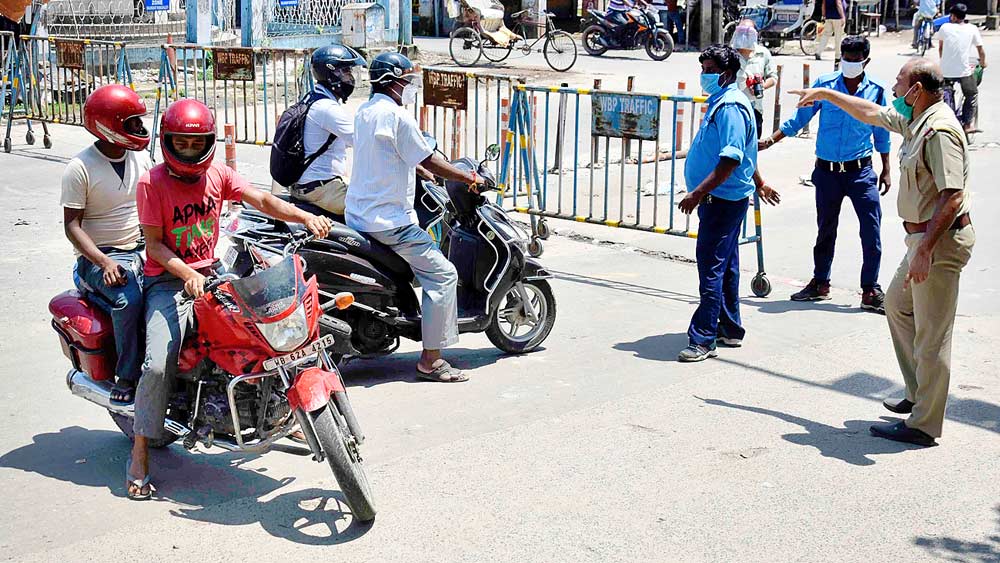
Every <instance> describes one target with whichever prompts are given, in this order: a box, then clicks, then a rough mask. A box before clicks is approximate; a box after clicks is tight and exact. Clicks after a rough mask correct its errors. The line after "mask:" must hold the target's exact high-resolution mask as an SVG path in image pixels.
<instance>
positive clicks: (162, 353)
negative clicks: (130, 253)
mask: <svg viewBox="0 0 1000 563" xmlns="http://www.w3.org/2000/svg"><path fill="white" fill-rule="evenodd" d="M183 290H184V282H183V281H182V280H181V279H180V278H177V277H175V276H174V275H173V274H170V273H163V274H160V275H159V276H153V277H150V278H148V279H147V280H146V358H145V360H144V361H143V364H142V378H141V379H140V380H139V388H138V389H137V390H136V394H135V423H134V425H133V429H134V430H135V433H136V434H137V435H139V436H145V437H147V438H159V437H160V436H161V435H162V433H163V419H164V418H165V417H166V415H167V401H168V399H169V398H170V391H171V390H172V389H173V384H174V376H175V375H176V374H177V356H178V354H179V353H180V349H181V344H182V343H183V342H184V335H185V334H186V333H187V331H188V330H189V329H190V328H191V325H192V324H193V321H194V307H193V305H194V301H193V300H191V299H186V298H184V297H183V293H182V292H183Z"/></svg>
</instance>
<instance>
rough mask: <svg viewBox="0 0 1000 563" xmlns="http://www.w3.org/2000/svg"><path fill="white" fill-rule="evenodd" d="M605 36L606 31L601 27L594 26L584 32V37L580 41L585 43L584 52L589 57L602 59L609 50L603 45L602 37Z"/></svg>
mask: <svg viewBox="0 0 1000 563" xmlns="http://www.w3.org/2000/svg"><path fill="white" fill-rule="evenodd" d="M603 34H604V30H603V29H601V26H599V25H592V26H590V27H588V28H587V29H585V30H583V37H582V38H581V39H580V40H581V41H583V50H584V51H586V52H587V54H588V55H591V56H594V57H600V56H601V55H603V54H604V53H607V52H608V48H607V47H605V46H604V44H603V43H601V36H602V35H603Z"/></svg>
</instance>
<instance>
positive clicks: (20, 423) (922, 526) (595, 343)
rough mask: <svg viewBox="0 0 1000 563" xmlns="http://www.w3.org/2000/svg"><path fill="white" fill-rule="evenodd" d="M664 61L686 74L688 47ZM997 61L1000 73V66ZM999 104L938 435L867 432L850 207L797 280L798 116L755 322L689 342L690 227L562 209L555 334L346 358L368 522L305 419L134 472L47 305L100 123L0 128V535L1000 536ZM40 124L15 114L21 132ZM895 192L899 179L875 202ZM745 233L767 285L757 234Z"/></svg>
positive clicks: (460, 549) (314, 550)
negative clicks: (74, 384) (448, 364)
mask: <svg viewBox="0 0 1000 563" xmlns="http://www.w3.org/2000/svg"><path fill="white" fill-rule="evenodd" d="M988 45H989V49H990V54H991V55H992V54H993V53H996V51H998V50H1000V49H997V48H996V47H997V45H998V42H997V40H996V39H995V38H992V37H991V38H989V39H988ZM893 49H894V47H893V45H891V44H889V43H888V40H887V43H886V45H880V46H879V47H878V50H877V53H878V56H877V57H875V61H874V62H873V67H874V68H873V72H878V73H879V74H880V75H883V76H886V77H887V78H888V77H891V76H892V74H893V73H894V69H895V68H897V67H898V66H899V64H901V62H902V60H903V59H902V57H898V56H897V55H896V54H895V52H894V50H893ZM685 57H686V58H685ZM636 59H638V57H636ZM796 60H800V59H796ZM578 64H579V65H580V66H579V69H580V70H581V72H583V71H586V70H587V69H588V68H590V67H589V66H584V65H590V64H593V68H592V71H593V74H595V75H596V74H599V73H604V72H613V71H614V68H613V65H614V63H607V62H604V61H594V62H592V63H591V62H589V61H588V59H584V58H581V61H580V63H578ZM630 64H634V65H635V68H637V69H639V68H642V69H647V68H648V67H649V65H652V64H653V63H649V62H648V61H647V62H646V63H645V65H644V64H643V63H641V62H638V61H637V62H635V63H630ZM661 64H663V65H668V68H671V69H674V68H676V69H677V73H678V76H681V75H683V76H684V77H685V78H687V79H688V80H690V81H691V82H689V83H694V82H693V80H692V79H693V78H696V74H697V69H696V68H694V69H693V70H692V68H691V67H692V64H693V63H692V56H691V55H683V56H681V55H678V56H677V58H673V57H672V58H671V59H670V60H669V61H668V62H667V63H661ZM826 64H829V62H827V63H826ZM656 68H659V67H656ZM588 72H589V71H588ZM643 72H645V73H647V74H649V75H650V76H654V75H655V76H657V77H659V75H658V74H656V72H655V70H644V71H643ZM588 78H589V75H588ZM661 78H662V77H661ZM559 79H560V78H559V77H557V78H556V80H559ZM651 79H652V78H651ZM662 79H663V80H664V81H665V83H666V84H668V85H669V83H670V82H671V81H676V78H675V77H674V76H670V77H669V78H662ZM664 88H665V87H664ZM986 88H987V92H990V91H996V88H997V84H996V81H995V80H994V79H993V78H992V75H991V74H990V73H987V86H986ZM986 96H987V97H988V96H989V94H988V93H987V94H986ZM981 119H982V121H983V123H984V125H985V127H984V128H985V129H986V130H987V132H986V133H985V134H983V135H982V136H981V137H983V138H981V139H980V140H979V141H978V143H979V146H977V151H976V152H975V153H974V161H973V175H974V178H973V184H974V186H973V191H974V192H975V203H974V206H975V207H974V211H973V217H974V222H975V224H976V227H977V231H978V233H979V243H978V246H977V247H976V249H975V253H974V258H973V262H972V263H971V264H970V266H969V267H968V268H967V269H966V271H965V275H964V277H963V300H962V303H961V306H960V312H959V318H958V320H957V324H956V331H955V343H954V346H955V350H954V365H955V369H954V376H953V381H952V386H951V391H952V400H951V406H950V409H949V411H948V421H947V422H946V426H945V435H944V437H943V438H942V439H941V445H940V446H939V447H937V448H932V449H927V450H921V449H914V448H910V447H907V446H905V445H900V444H895V443H892V442H887V441H884V440H879V439H876V438H873V437H871V436H869V434H868V431H867V427H868V425H869V424H871V423H872V422H877V421H879V420H881V419H889V418H891V417H890V416H889V415H891V413H889V412H887V411H885V410H883V409H882V407H881V405H880V401H881V399H882V398H883V397H885V396H888V395H893V394H897V393H899V390H900V384H901V381H900V378H899V376H898V372H897V368H896V366H895V360H894V357H893V354H892V351H891V346H890V344H889V338H888V333H887V330H886V327H885V320H884V318H883V317H880V316H877V315H873V314H868V313H862V312H860V310H859V309H858V308H857V300H858V296H857V294H856V289H855V288H854V285H855V284H854V279H855V278H856V276H857V269H858V256H859V255H860V249H859V248H855V247H856V246H859V245H857V244H856V243H854V241H853V240H852V233H853V232H854V230H855V228H856V224H855V225H852V224H851V218H850V213H849V212H846V211H845V213H844V221H843V224H842V230H841V232H842V241H843V243H842V244H841V246H840V248H839V249H838V255H837V262H836V266H835V268H836V269H835V284H836V286H837V288H836V291H834V294H833V297H834V298H833V299H832V300H831V301H828V302H824V303H822V304H818V305H803V304H793V303H791V302H788V301H785V300H784V296H785V295H787V294H788V293H791V292H792V291H794V288H795V281H794V280H796V279H799V280H801V279H803V278H807V277H808V274H809V263H810V254H811V251H810V247H811V239H812V236H813V235H814V232H813V230H812V227H811V224H812V221H813V217H814V215H813V212H812V209H811V193H810V192H811V190H809V189H807V188H806V187H799V186H798V184H797V177H798V175H800V174H804V173H806V172H807V171H808V168H807V166H808V164H807V163H808V158H809V154H810V149H811V147H810V142H809V141H807V140H789V141H788V142H786V143H787V146H788V147H789V148H788V151H789V152H788V153H781V154H780V155H779V154H778V153H775V152H768V153H765V156H764V158H762V165H761V166H762V169H763V170H765V171H766V170H768V168H766V167H770V168H773V169H774V170H775V176H777V177H778V178H779V180H778V181H779V182H784V183H785V184H786V185H787V188H785V194H786V197H785V202H784V203H783V204H782V206H781V207H780V208H778V209H775V210H773V211H772V210H770V209H769V210H767V212H766V219H765V221H766V230H765V236H766V237H767V246H766V252H767V258H768V265H769V266H768V270H769V272H770V273H771V275H772V280H773V281H774V282H775V286H776V287H775V293H774V294H772V296H771V297H770V298H767V299H756V298H748V299H747V300H746V301H745V304H744V307H743V312H744V315H745V323H746V325H747V327H748V330H749V334H748V338H747V341H746V346H744V348H742V349H739V350H725V351H723V352H722V353H721V354H720V357H719V358H718V359H717V360H713V361H708V362H704V363H702V364H698V365H680V364H678V363H676V361H675V357H676V353H677V351H678V350H679V349H680V348H682V347H683V346H684V345H685V343H686V337H685V334H684V333H685V330H686V328H687V323H688V320H689V318H690V314H691V312H692V311H693V309H694V306H695V303H696V300H697V298H696V294H697V278H696V275H695V271H694V267H693V265H692V264H690V263H688V262H684V261H683V260H680V261H679V260H676V259H664V258H662V257H660V256H662V254H660V253H657V252H650V251H663V253H670V254H675V255H678V256H682V257H683V256H685V255H690V254H691V253H693V245H692V242H691V241H690V240H684V239H675V238H669V237H661V236H656V235H644V234H638V233H633V232H625V231H622V230H610V229H598V228H596V227H595V228H588V227H586V226H583V225H579V224H575V223H574V224H569V223H557V222H553V226H554V227H556V228H557V229H558V230H559V231H560V232H563V233H569V232H572V233H575V234H577V235H581V236H575V237H565V236H555V237H553V238H552V239H551V240H550V241H549V242H548V243H547V246H546V253H545V255H544V256H543V259H542V261H543V262H544V263H545V265H546V266H547V267H548V268H550V269H551V270H553V271H555V272H556V273H557V279H556V280H554V282H553V287H554V288H555V293H556V297H557V300H558V304H559V312H558V320H557V323H556V328H555V330H554V332H553V334H552V336H551V337H550V339H549V340H548V341H547V342H546V344H545V346H544V349H542V350H540V351H538V352H536V353H534V354H531V355H528V356H523V357H505V356H503V355H501V354H500V353H499V352H498V351H497V350H495V349H493V348H492V347H491V346H490V344H489V342H488V341H487V340H486V339H485V338H484V337H482V336H480V335H473V336H463V338H462V341H461V343H460V344H459V345H458V346H457V347H456V349H454V350H452V351H450V352H449V354H448V357H449V358H450V359H452V360H453V362H454V363H455V364H456V365H458V366H460V367H462V368H464V369H466V370H468V372H469V373H470V374H471V375H472V377H473V379H472V381H471V382H469V383H466V384H462V385H441V384H432V383H420V382H417V380H416V378H415V376H414V371H413V364H414V362H415V359H416V351H417V347H416V346H415V345H413V344H406V345H404V348H403V350H402V351H401V352H400V353H398V354H396V355H394V356H392V357H389V358H385V359H382V360H378V361H366V362H356V363H352V364H350V365H348V366H347V368H346V369H345V376H346V378H347V380H348V383H349V385H351V392H352V399H353V401H354V405H355V409H356V411H357V413H358V416H359V418H360V420H361V423H362V424H363V425H364V426H365V429H366V434H367V436H368V441H367V442H366V444H365V448H364V454H365V456H366V460H367V463H368V468H369V472H370V476H371V479H372V481H373V484H374V487H375V491H376V494H377V503H378V507H379V510H380V513H379V516H378V518H377V519H376V521H375V522H374V524H373V525H370V526H362V525H359V524H357V523H354V522H353V521H352V518H351V516H350V512H349V510H348V509H347V508H346V507H345V506H344V505H343V504H342V497H341V496H340V494H339V492H338V490H337V485H336V482H335V481H334V480H333V478H332V475H331V473H330V471H329V469H328V468H327V467H326V466H324V465H320V464H316V463H314V462H312V461H310V459H309V458H308V456H307V455H304V452H302V450H301V449H299V448H297V447H296V446H294V445H293V444H291V443H288V444H283V445H282V446H281V447H280V448H278V449H277V450H276V451H272V452H270V453H268V454H266V455H263V456H241V455H236V454H226V453H213V452H209V453H202V452H198V453H188V452H185V451H184V450H183V449H182V448H181V447H180V446H177V445H175V446H172V447H170V448H168V449H167V450H165V451H162V452H157V453H156V454H155V456H154V460H155V464H156V467H157V468H158V469H157V470H156V472H155V474H154V479H155V483H156V484H157V487H158V491H159V494H158V498H157V500H156V501H154V502H148V503H134V502H129V501H127V500H125V499H124V498H123V495H124V487H123V464H124V463H125V459H126V457H127V455H128V442H127V440H126V439H124V438H123V437H122V436H121V434H120V433H119V432H118V430H117V429H116V428H115V427H114V425H113V423H112V422H111V420H110V419H109V418H108V416H107V415H106V414H105V413H102V412H100V410H99V409H97V407H94V406H93V405H91V404H89V403H85V402H84V401H82V400H79V399H77V398H75V397H72V396H71V395H70V394H69V392H68V391H67V390H66V387H65V384H64V381H63V375H64V374H65V371H66V369H67V368H68V362H67V361H66V360H65V359H64V358H63V357H62V355H61V353H60V350H59V346H58V343H57V340H56V337H55V335H54V334H53V333H52V330H51V328H50V327H49V320H50V318H49V315H48V313H47V310H46V304H47V302H48V300H49V298H50V297H51V296H52V295H54V294H56V293H57V292H59V291H62V290H63V289H65V288H66V287H68V286H69V285H70V283H71V281H70V275H69V267H70V263H71V260H72V252H71V249H70V246H69V244H68V243H67V242H66V240H65V239H64V238H63V236H62V225H61V213H60V210H59V208H58V190H59V188H58V177H59V175H60V173H61V171H62V168H63V166H64V163H65V161H66V159H67V158H68V157H70V156H72V155H73V154H75V153H76V152H77V151H79V150H80V149H82V148H83V147H84V146H86V145H87V143H89V139H88V137H87V135H86V134H85V133H84V132H83V131H82V130H80V129H76V128H70V127H64V126H53V128H52V129H53V135H54V142H55V147H54V148H53V149H51V150H43V149H41V148H29V147H25V146H23V145H16V146H15V151H14V153H12V154H10V155H6V154H0V194H2V195H3V198H4V202H5V205H4V206H3V207H2V208H0V230H2V232H3V236H4V238H3V241H4V242H3V244H2V246H0V248H2V250H3V251H2V252H0V264H2V266H3V267H0V283H2V284H4V285H5V286H6V287H8V293H7V294H8V298H7V300H6V304H7V305H6V307H5V308H4V312H5V315H6V318H7V320H6V321H5V322H4V323H3V324H2V325H0V326H2V329H0V330H2V334H0V357H2V358H3V360H4V361H3V363H2V364H0V378H2V380H4V381H6V382H7V385H6V388H5V389H4V391H3V392H2V393H0V397H2V398H3V399H4V400H5V401H4V402H5V408H4V409H3V411H2V413H0V416H2V417H3V420H4V424H3V428H4V432H3V433H0V498H3V500H4V502H3V504H4V507H5V509H6V510H4V511H2V513H0V557H3V558H4V559H5V560H10V561H109V560H110V561H117V560H126V559H130V560H146V561H177V560H200V561H234V560H246V559H250V558H253V559H260V560H271V559H278V558H281V559H285V560H294V559H302V560H307V559H315V558H323V559H330V560H336V561H477V562H478V561H540V562H541V561H734V560H735V561H788V560H795V561H829V560H840V561H844V560H846V561H867V560H876V559H889V558H891V559H896V560H903V561H922V560H931V559H936V558H941V559H947V560H956V561H981V562H986V561H997V560H1000V540H998V535H1000V500H998V499H1000V480H998V479H997V478H996V476H997V475H998V474H1000V461H998V460H1000V385H998V383H1000V376H998V370H997V367H996V361H995V359H994V358H993V355H992V351H993V350H995V349H996V348H997V347H998V346H1000V319H998V316H997V309H996V305H995V294H996V291H997V288H998V285H997V283H996V282H995V279H994V278H992V273H993V270H994V269H995V262H996V260H995V258H996V240H997V236H996V231H995V229H996V226H995V225H994V224H993V222H992V220H991V218H992V217H994V216H995V215H996V212H997V209H998V200H997V198H996V196H995V195H994V194H992V193H991V191H990V190H989V186H991V184H992V183H991V182H990V181H989V176H990V174H993V173H996V172H997V171H998V170H1000V168H998V167H997V164H996V160H995V155H996V154H997V151H996V149H995V148H993V147H991V146H990V145H989V144H988V138H989V136H990V134H991V131H992V130H995V129H996V128H997V126H998V125H1000V119H998V118H997V115H996V110H994V109H993V108H992V107H991V105H990V104H989V103H985V104H983V109H982V114H981ZM23 131H24V127H23V124H21V123H18V124H16V126H15V135H23ZM793 151H794V152H793ZM220 152H221V151H220ZM238 154H239V156H238V159H239V166H240V170H241V171H243V172H244V173H246V174H247V175H249V176H250V177H251V178H252V179H253V180H255V181H257V182H264V180H265V174H266V164H265V163H266V153H265V152H264V151H263V150H261V149H257V148H253V147H242V146H241V147H240V148H239V153H238ZM786 159H787V163H788V164H786ZM799 162H802V163H804V164H802V165H801V166H799V165H798V164H796V163H799ZM799 168H802V169H801V170H800V169H799ZM893 212H894V202H893V201H892V199H891V198H889V199H887V200H886V211H885V214H886V216H887V217H891V216H892V213H893ZM898 230H899V228H898V227H896V226H895V225H893V224H892V223H889V222H887V228H886V232H885V235H884V244H885V247H886V255H885V258H884V266H883V281H888V278H887V277H886V276H888V275H889V273H891V271H893V270H894V266H895V262H896V260H897V259H898V257H899V255H900V254H901V252H902V241H901V235H899V233H898V232H897V231H898ZM588 237H590V238H588ZM594 238H596V239H599V240H596V241H594V240H592V239H594ZM744 252H745V254H744V260H745V263H746V264H747V267H748V269H749V271H748V273H747V274H748V275H745V276H744V280H743V286H744V288H743V293H744V294H745V295H749V289H748V283H749V277H750V275H749V273H751V272H752V270H753V268H749V265H750V262H751V260H750V258H751V257H752V254H750V253H749V249H747V250H745V251H744Z"/></svg>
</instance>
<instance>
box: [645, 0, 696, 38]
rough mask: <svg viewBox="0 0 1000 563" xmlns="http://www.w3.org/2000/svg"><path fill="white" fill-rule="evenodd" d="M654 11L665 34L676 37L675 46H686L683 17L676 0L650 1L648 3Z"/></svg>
mask: <svg viewBox="0 0 1000 563" xmlns="http://www.w3.org/2000/svg"><path fill="white" fill-rule="evenodd" d="M649 3H650V4H651V5H652V6H653V8H654V9H655V10H656V12H657V15H658V16H659V18H660V23H662V24H663V27H664V29H666V30H667V33H669V34H671V35H674V34H675V33H676V36H677V44H678V45H685V44H687V37H685V35H684V16H683V15H682V14H681V11H680V9H679V8H678V6H677V0H650V2H649Z"/></svg>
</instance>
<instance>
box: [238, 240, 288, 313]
mask: <svg viewBox="0 0 1000 563" xmlns="http://www.w3.org/2000/svg"><path fill="white" fill-rule="evenodd" d="M296 261H297V258H296V257H295V256H294V255H293V256H287V257H285V258H283V259H282V260H281V261H280V262H278V263H277V264H275V265H273V266H271V267H270V268H267V269H265V270H261V271H260V272H257V273H256V274H254V275H252V276H250V277H246V278H242V279H238V280H233V281H232V282H230V283H231V284H232V287H233V291H235V292H236V295H237V296H239V298H240V300H241V301H243V303H244V304H245V305H246V306H247V307H249V308H250V310H251V311H252V312H253V314H254V315H255V316H257V317H258V318H260V319H270V318H272V317H276V316H279V315H282V313H286V312H288V311H290V310H292V309H294V308H295V306H296V305H298V277H299V276H298V272H297V268H296Z"/></svg>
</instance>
